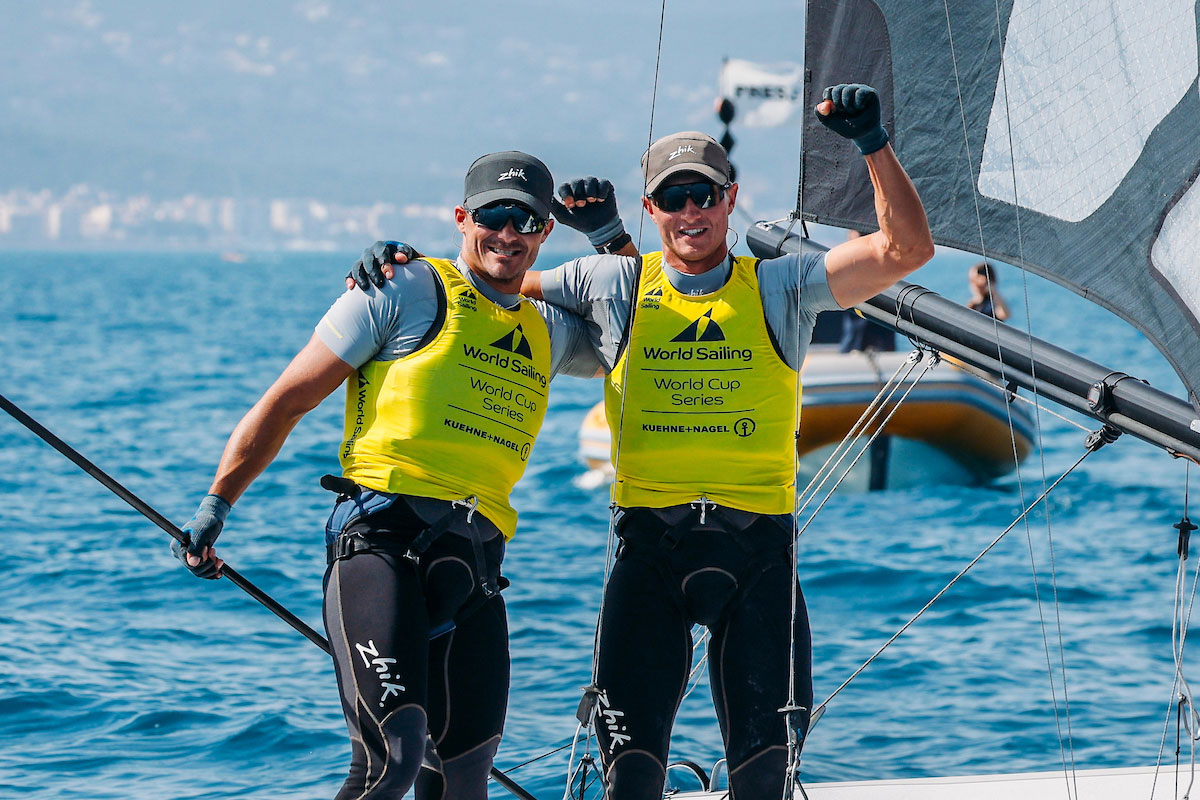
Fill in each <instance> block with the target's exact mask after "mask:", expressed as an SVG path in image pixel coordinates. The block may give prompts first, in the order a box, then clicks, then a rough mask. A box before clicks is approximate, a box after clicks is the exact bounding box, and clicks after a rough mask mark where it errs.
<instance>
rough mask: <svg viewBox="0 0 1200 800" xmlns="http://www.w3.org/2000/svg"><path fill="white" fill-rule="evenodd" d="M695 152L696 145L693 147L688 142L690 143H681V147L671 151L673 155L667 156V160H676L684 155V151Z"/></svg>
mask: <svg viewBox="0 0 1200 800" xmlns="http://www.w3.org/2000/svg"><path fill="white" fill-rule="evenodd" d="M695 152H696V149H695V148H694V147H692V146H691V145H690V144H688V145H683V144H681V145H679V147H677V148H675V152H674V153H671V155H669V156H667V161H674V160H675V159H676V158H678V157H679V156H681V155H683V154H684V153H695Z"/></svg>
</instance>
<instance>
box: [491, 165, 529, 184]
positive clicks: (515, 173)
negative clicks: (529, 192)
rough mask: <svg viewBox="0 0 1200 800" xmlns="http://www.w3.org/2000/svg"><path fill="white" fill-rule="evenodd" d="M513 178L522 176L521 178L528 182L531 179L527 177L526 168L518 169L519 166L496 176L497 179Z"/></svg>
mask: <svg viewBox="0 0 1200 800" xmlns="http://www.w3.org/2000/svg"><path fill="white" fill-rule="evenodd" d="M513 178H520V179H521V180H523V181H525V182H526V183H528V182H529V179H528V178H526V177H525V170H523V169H518V168H517V167H513V168H512V169H510V170H509V171H508V172H501V173H500V177H499V178H496V180H498V181H510V180H512V179H513Z"/></svg>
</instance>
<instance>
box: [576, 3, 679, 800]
mask: <svg viewBox="0 0 1200 800" xmlns="http://www.w3.org/2000/svg"><path fill="white" fill-rule="evenodd" d="M666 19H667V0H662V3H661V5H660V8H659V17H658V45H657V51H656V54H655V57H654V88H653V90H652V92H651V96H650V122H649V126H648V130H647V133H646V151H647V152H649V150H650V145H651V144H653V143H654V114H655V110H656V109H657V107H658V77H659V71H660V69H661V67H662V50H663V32H664V30H665V29H666ZM642 180H643V183H642V196H643V197H645V195H646V183H645V180H646V175H645V173H644V172H643V174H642ZM645 223H646V211H645V208H643V209H642V213H641V215H640V216H639V217H638V240H637V247H638V252H639V253H641V252H642V233H643V230H644V227H645ZM636 263H637V268H638V269H639V270H640V267H641V259H640V258H639V259H638V261H637V262H636ZM633 285H634V286H640V285H641V282H640V281H639V280H638V279H637V276H635V278H634V281H633ZM637 303H638V300H637V298H636V297H631V298H630V301H629V323H630V324H629V330H628V331H627V332H626V334H625V336H626V339H628V336H629V333H631V332H632V329H633V314H634V311H635V309H636V308H637ZM624 346H625V347H626V349H628V347H629V343H628V341H626V342H624ZM616 358H617V359H618V360H620V355H619V351H618V355H617V356H616ZM616 366H617V365H616V364H615V363H614V364H613V369H616ZM628 377H629V358H628V357H626V358H625V362H624V365H623V367H622V370H621V408H620V410H619V412H618V414H617V430H616V432H615V434H614V433H613V431H612V430H611V426H610V431H609V434H610V436H613V439H614V448H613V457H612V461H613V478H614V479H613V487H612V490H611V491H612V494H611V495H610V497H611V498H612V503H611V506H610V513H609V515H608V540H607V543H606V552H605V557H604V579H603V581H602V588H601V591H600V608H599V611H598V612H597V616H596V633H595V636H594V638H593V641H592V679H591V683H590V684H589V685H588V687H587V688H586V689H585V690H584V691H585V693H588V692H595V691H597V682H598V680H599V669H600V634H601V629H600V626H601V624H602V622H603V620H604V604H605V599H606V596H607V594H608V581H609V578H610V577H611V576H612V569H613V565H614V564H615V561H616V545H615V542H616V539H617V516H616V511H617V506H616V492H617V485H618V480H619V475H620V467H621V439H622V434H623V433H624V430H625V399H626V397H627V396H628V395H629V384H628ZM606 380H607V379H606ZM585 700H586V694H585ZM591 703H592V707H591V709H590V711H589V714H588V717H587V722H586V723H584V722H583V721H582V720H580V728H583V727H585V725H586V728H587V730H588V736H587V749H586V750H585V754H587V755H590V753H591V732H592V731H593V730H594V724H595V714H596V704H595V700H594V699H592V700H591ZM573 763H575V747H574V746H572V748H571V759H570V761H568V762H567V786H566V791H565V793H564V794H563V800H567V799H568V798H569V796H570V793H571V781H572V777H573V775H572V772H571V765H572V764H573ZM581 766H582V762H581ZM601 771H603V766H602V767H601ZM581 800H582V798H581Z"/></svg>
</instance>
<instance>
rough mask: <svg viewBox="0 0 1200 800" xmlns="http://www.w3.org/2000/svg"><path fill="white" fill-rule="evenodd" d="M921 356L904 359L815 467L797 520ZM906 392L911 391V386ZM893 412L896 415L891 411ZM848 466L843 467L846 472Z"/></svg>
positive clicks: (877, 431)
mask: <svg viewBox="0 0 1200 800" xmlns="http://www.w3.org/2000/svg"><path fill="white" fill-rule="evenodd" d="M920 353H921V351H920V350H919V349H918V350H914V351H913V352H912V353H911V354H910V355H909V357H908V359H907V360H905V361H904V362H903V363H901V364H900V366H898V367H896V371H895V372H894V373H893V374H892V377H891V378H888V380H887V382H886V383H884V384H883V386H882V387H880V389H879V391H878V392H877V393H876V395H875V397H874V398H873V399H872V400H871V402H870V403H868V404H867V407H866V408H865V409H863V413H862V414H861V415H860V416H859V418H858V420H857V421H856V422H855V423H854V424H853V425H851V426H850V430H848V431H847V432H846V435H845V436H843V437H842V440H841V441H840V442H838V444H837V447H835V448H834V449H833V452H832V453H830V454H829V457H828V458H826V459H825V463H823V464H822V465H821V466H820V467H819V468H817V471H816V472H815V473H813V477H812V479H811V480H809V482H808V485H807V486H805V487H804V490H803V491H802V492H800V493H799V495H798V497H797V499H798V500H799V499H803V500H804V502H803V503H802V504H801V505H800V507H799V508H798V509H797V510H796V512H795V515H796V516H797V517H798V516H799V515H800V514H803V513H804V510H805V509H806V508H808V505H809V503H810V502H812V499H813V498H814V497H815V496H816V494H817V492H819V491H820V490H821V487H822V486H824V485H825V483H826V482H827V481H828V480H829V478H830V477H831V476H832V475H833V473H834V471H835V470H837V469H838V467H839V466H840V465H841V463H842V461H844V460H845V458H846V456H847V455H849V454H850V451H851V450H853V449H854V445H855V443H856V442H857V440H858V439H859V438H861V437H862V435H863V432H864V431H865V430H866V429H867V428H869V427H870V426H871V425H873V424H874V423H875V421H876V420H877V419H878V417H879V415H880V414H881V413H882V412H883V410H884V409H885V408H886V407H887V405H888V403H890V402H891V401H892V397H893V396H894V395H895V394H896V392H897V391H898V390H899V388H900V386H902V385H903V384H904V382H905V381H907V380H908V378H909V376H910V375H911V374H912V371H913V370H914V369H916V366H917V364H918V363H919V362H920V360H921V355H920ZM936 363H937V361H936V359H932V360H931V361H930V363H929V365H927V366H926V368H925V370H924V372H922V373H921V375H919V376H917V378H916V380H917V381H919V380H920V379H921V378H922V377H923V376H924V375H925V373H926V372H928V371H929V370H930V369H931V368H932V367H933V366H934V365H935V364H936ZM906 367H907V370H906V371H905V372H904V375H903V376H900V372H901V371H903V370H905V368H906ZM898 376H899V377H898ZM908 391H909V392H910V391H912V388H911V387H910V388H909V389H908ZM907 395H908V392H905V395H904V396H905V397H907ZM903 399H904V398H903V397H902V398H901V400H900V401H898V403H897V405H898V404H899V402H902V401H903ZM892 413H895V410H894V409H893V411H892ZM868 415H869V416H868ZM888 419H891V414H889V415H888ZM886 422H887V420H884V423H885V424H886ZM882 431H883V425H879V426H878V427H877V428H876V430H875V433H874V434H872V435H871V438H870V440H869V441H868V442H867V445H866V446H868V447H869V446H870V445H871V443H872V442H874V441H875V438H876V437H878V436H879V434H880V433H881V432H882ZM857 460H858V459H857V458H856V459H855V461H857ZM853 466H854V464H851V465H850V467H853ZM850 467H847V468H846V472H849V470H850ZM818 481H819V482H818Z"/></svg>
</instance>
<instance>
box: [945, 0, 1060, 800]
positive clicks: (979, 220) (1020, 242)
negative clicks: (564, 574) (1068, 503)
mask: <svg viewBox="0 0 1200 800" xmlns="http://www.w3.org/2000/svg"><path fill="white" fill-rule="evenodd" d="M943 8H944V10H945V19H946V32H947V36H948V39H949V43H950V57H951V63H952V64H953V66H954V78H955V86H956V88H957V94H958V105H959V117H960V120H961V122H962V130H963V145H964V148H965V150H966V154H967V168H968V172H970V174H971V197H972V202H973V203H974V208H975V219H976V225H977V228H978V231H979V245H980V254H981V255H982V256H983V258H984V262H985V263H986V262H987V242H986V237H985V235H984V231H983V217H982V214H981V210H980V205H979V193H978V191H977V186H976V179H975V172H974V164H975V162H974V157H973V155H972V151H971V142H970V137H969V135H968V130H969V129H968V126H967V120H966V108H965V105H964V103H963V95H962V83H961V78H960V74H959V69H958V57H957V52H956V50H955V47H954V30H953V24H952V23H951V19H950V7H949V3H948V2H944V3H943ZM994 9H995V15H996V28H995V30H996V31H997V33H998V34H999V32H1000V31H1002V30H1003V27H1002V26H1001V21H1000V9H999V4H998V3H997V4H994ZM997 41H1000V38H999V36H997ZM999 57H1000V80H1001V91H1002V92H1003V101H1004V109H1005V120H1006V121H1007V122H1009V124H1007V125H1006V133H1007V136H1008V146H1009V153H1010V158H1009V165H1010V172H1011V176H1012V183H1013V209H1014V215H1015V217H1014V221H1015V225H1016V233H1017V251H1018V258H1019V259H1020V260H1021V262H1022V263H1024V237H1023V235H1022V229H1021V215H1020V206H1019V204H1018V203H1017V202H1016V201H1017V194H1018V192H1017V177H1016V160H1015V158H1012V157H1011V154H1012V153H1013V139H1012V125H1011V119H1012V116H1011V110H1010V108H1009V104H1008V88H1007V87H1008V83H1007V72H1006V70H1005V68H1004V54H1003V50H1001V51H1000V53H999ZM1021 275H1022V286H1023V287H1024V299H1025V323H1026V332H1027V333H1028V334H1030V335H1032V330H1031V319H1030V318H1031V313H1030V303H1029V287H1028V279H1027V276H1026V274H1025V272H1024V270H1022V273H1021ZM987 280H988V291H989V293H990V292H991V291H992V287H991V279H990V278H988V279H987ZM992 320H993V322H992V324H993V326H994V329H995V332H996V338H997V340H999V326H1000V322H999V320H997V319H996V318H995V315H993V317H992ZM1032 349H1033V345H1032V340H1030V363H1031V364H1032V357H1033V353H1032ZM997 358H998V360H999V362H1000V375H1001V379H1002V380H1005V381H1006V382H1007V380H1006V376H1005V374H1004V373H1005V364H1004V358H1003V354H1002V353H1000V351H999V347H997ZM1031 370H1033V372H1031V374H1032V375H1033V377H1035V378H1036V367H1031ZM1033 394H1034V400H1035V401H1036V400H1037V396H1038V392H1037V384H1036V380H1035V382H1034V387H1033ZM1039 405H1040V404H1038V403H1036V402H1035V404H1034V407H1035V412H1034V422H1035V426H1034V434H1035V436H1036V437H1037V442H1038V453H1039V461H1040V464H1041V478H1042V488H1043V489H1044V488H1045V486H1046V461H1045V449H1044V447H1043V446H1042V438H1041V430H1042V429H1041V416H1040V414H1039V413H1038V411H1037V409H1038V408H1039ZM1006 411H1007V413H1008V424H1009V437H1010V440H1011V443H1012V449H1013V463H1014V467H1015V471H1016V477H1017V487H1018V492H1019V495H1020V498H1021V503H1022V504H1024V503H1025V486H1024V477H1023V474H1022V471H1021V464H1020V459H1019V456H1018V453H1017V445H1016V431H1015V429H1014V426H1013V421H1012V409H1011V407H1009V406H1006ZM1045 514H1046V535H1047V540H1048V542H1049V551H1050V575H1051V586H1052V592H1053V598H1054V608H1055V621H1056V628H1057V634H1058V643H1059V663H1060V664H1061V668H1062V682H1063V703H1064V714H1065V716H1066V721H1067V746H1068V749H1069V750H1070V754H1071V759H1070V773H1071V783H1074V777H1073V776H1074V774H1075V747H1074V737H1073V736H1072V732H1071V718H1070V699H1069V696H1068V693H1067V675H1066V651H1065V647H1064V645H1063V634H1062V616H1061V610H1060V605H1059V603H1058V578H1057V570H1056V568H1055V563H1054V554H1053V552H1054V545H1053V532H1052V528H1051V522H1050V509H1049V508H1048V507H1047V508H1046V509H1045ZM1025 529H1026V538H1027V539H1028V540H1029V543H1030V564H1031V569H1032V570H1033V571H1034V573H1035V574H1034V590H1035V595H1036V601H1037V606H1038V618H1039V622H1040V628H1041V631H1042V640H1043V649H1045V650H1046V651H1047V662H1048V663H1047V668H1048V674H1049V676H1050V691H1051V698H1052V701H1053V709H1054V720H1055V726H1056V728H1057V729H1058V734H1059V752H1060V754H1061V755H1062V758H1063V767H1064V770H1066V769H1067V754H1066V752H1064V750H1063V744H1062V742H1063V736H1062V722H1061V721H1060V719H1059V710H1058V695H1057V690H1056V689H1055V686H1054V678H1053V668H1052V667H1051V666H1050V664H1049V637H1048V635H1047V632H1046V625H1045V616H1044V614H1045V612H1044V611H1043V608H1042V599H1041V592H1040V589H1039V588H1038V584H1037V577H1036V560H1035V559H1034V555H1033V546H1032V531H1031V529H1030V526H1029V522H1028V520H1027V521H1026V522H1025ZM1070 788H1071V786H1070V785H1068V794H1069V793H1070ZM1074 788H1075V794H1076V796H1078V794H1079V790H1078V786H1077V785H1076V786H1075V787H1074Z"/></svg>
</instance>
